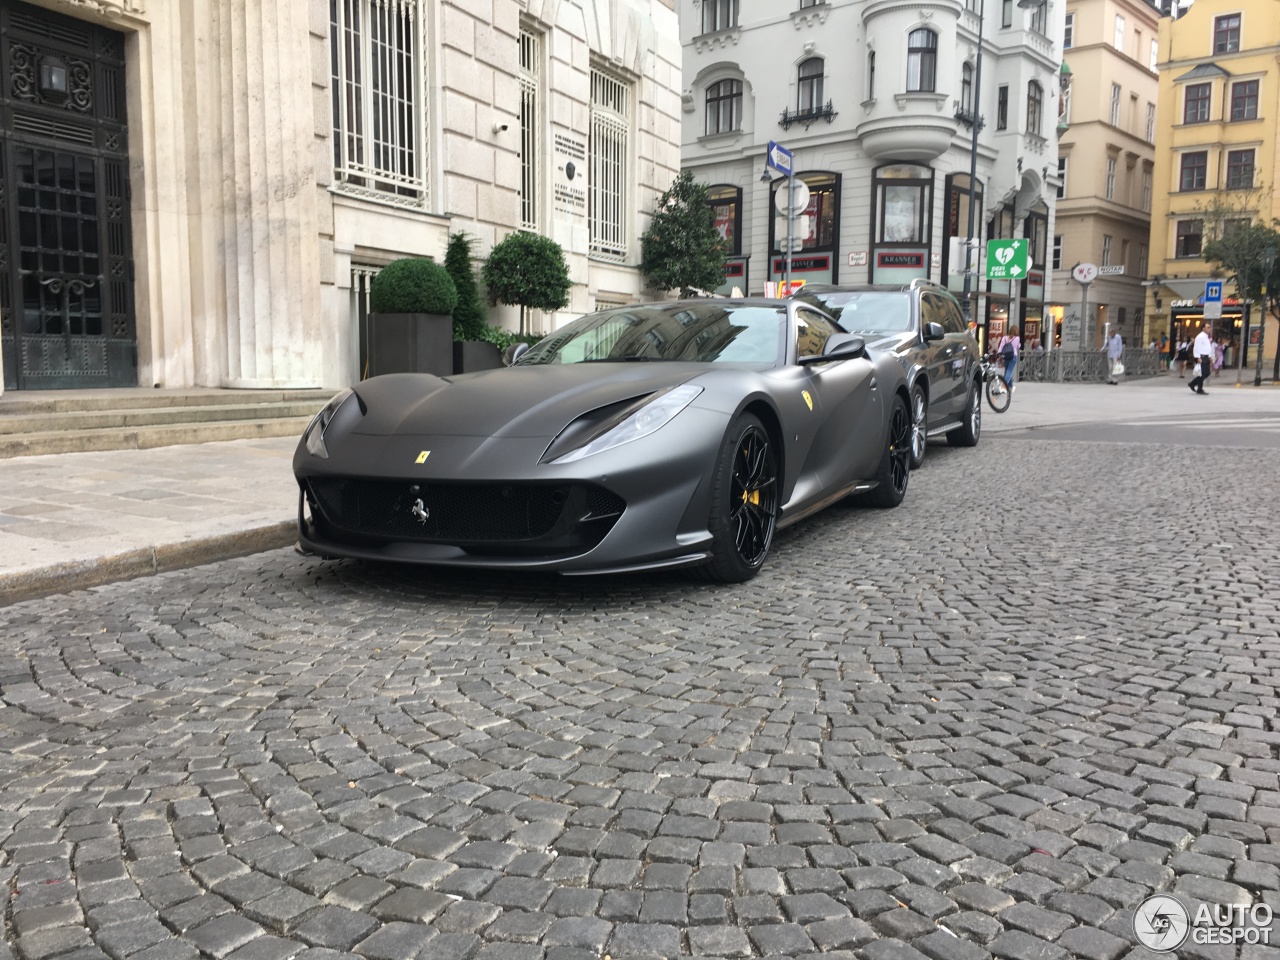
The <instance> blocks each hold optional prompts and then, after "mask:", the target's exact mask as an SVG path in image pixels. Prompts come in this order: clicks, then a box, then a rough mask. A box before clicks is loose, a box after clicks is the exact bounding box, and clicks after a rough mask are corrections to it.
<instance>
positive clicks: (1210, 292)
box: [1204, 280, 1222, 303]
mask: <svg viewBox="0 0 1280 960" xmlns="http://www.w3.org/2000/svg"><path fill="white" fill-rule="evenodd" d="M1204 302H1205V303H1215V302H1217V303H1221V302H1222V281H1221V280H1210V281H1208V282H1207V283H1206V284H1205V285H1204Z"/></svg>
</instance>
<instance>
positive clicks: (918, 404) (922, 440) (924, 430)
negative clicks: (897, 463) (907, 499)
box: [911, 383, 929, 470]
mask: <svg viewBox="0 0 1280 960" xmlns="http://www.w3.org/2000/svg"><path fill="white" fill-rule="evenodd" d="M928 447H929V401H928V400H926V399H925V396H924V387H922V386H920V384H919V383H917V384H916V385H915V386H914V387H912V388H911V469H912V470H919V469H920V464H922V463H924V455H925V451H926V450H927V449H928Z"/></svg>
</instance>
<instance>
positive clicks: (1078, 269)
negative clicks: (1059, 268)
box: [1071, 263, 1098, 283]
mask: <svg viewBox="0 0 1280 960" xmlns="http://www.w3.org/2000/svg"><path fill="white" fill-rule="evenodd" d="M1071 276H1073V277H1075V278H1076V283H1093V281H1094V280H1096V279H1098V268H1097V266H1096V265H1094V264H1092V263H1077V264H1076V265H1075V269H1073V270H1072V271H1071Z"/></svg>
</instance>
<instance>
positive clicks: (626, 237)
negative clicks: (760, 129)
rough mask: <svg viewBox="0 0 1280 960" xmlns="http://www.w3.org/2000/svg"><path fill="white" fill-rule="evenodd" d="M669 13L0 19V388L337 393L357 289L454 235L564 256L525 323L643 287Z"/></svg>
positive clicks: (68, 10) (448, 7) (353, 365)
mask: <svg viewBox="0 0 1280 960" xmlns="http://www.w3.org/2000/svg"><path fill="white" fill-rule="evenodd" d="M673 4H674V0H492V2H486V3H484V4H481V5H477V4H475V3H471V2H469V0H303V2H298V0H218V2H213V0H196V2H191V3H187V2H183V3H176V2H169V0H31V2H27V0H0V25H2V26H3V27H4V31H3V33H4V37H5V41H4V45H3V46H4V49H3V50H0V67H2V68H3V75H4V87H3V90H0V111H3V121H4V122H3V123H0V162H2V163H3V169H0V187H2V189H0V264H2V265H3V266H0V308H2V309H3V337H0V352H3V362H4V380H5V385H6V386H7V387H8V388H10V389H14V388H18V389H39V388H49V387H75V386H84V387H88V386H112V385H139V384H141V385H146V386H150V385H152V384H157V385H161V386H170V387H176V386H188V385H204V386H228V387H286V386H338V385H340V384H343V383H347V382H350V381H352V380H354V379H357V378H358V377H359V375H360V371H361V361H362V356H363V350H364V345H363V342H362V336H363V333H362V318H363V315H364V307H363V304H364V296H365V293H366V291H367V284H368V279H369V277H370V276H371V275H372V274H373V273H374V272H375V271H376V270H377V269H378V267H380V266H381V265H383V264H385V263H387V262H389V261H390V260H393V259H396V258H398V257H402V256H407V255H415V256H430V257H435V258H437V259H441V258H442V257H443V253H444V248H445V244H446V242H447V237H448V235H449V234H450V233H451V232H455V231H459V230H463V231H466V232H468V233H470V234H472V235H474V236H475V237H476V238H477V240H478V243H477V249H476V252H477V254H478V255H480V256H484V255H485V254H486V253H487V252H488V250H489V249H490V248H491V246H492V245H493V243H495V242H496V241H497V240H499V239H501V238H502V237H503V236H504V235H506V234H507V233H509V232H511V231H512V230H517V229H522V228H523V229H530V230H535V231H537V232H540V233H544V234H547V235H549V236H551V237H553V238H554V239H555V240H557V241H558V242H559V243H560V244H561V245H562V246H563V247H564V248H565V251H566V254H567V256H568V260H569V264H570V274H571V278H572V280H573V282H574V287H573V291H572V299H571V303H570V305H569V308H568V309H567V310H566V311H565V312H564V316H554V317H538V318H536V319H535V320H534V323H535V324H536V325H538V326H539V327H541V328H544V329H545V328H548V327H551V326H554V325H555V324H556V323H558V322H559V321H560V320H562V319H563V318H564V317H567V316H572V315H576V314H578V313H582V312H584V311H587V310H590V309H592V308H594V307H595V306H596V305H597V304H601V303H617V302H628V301H631V300H635V299H637V298H639V297H641V296H643V294H644V289H643V283H642V279H641V277H640V276H639V272H638V269H637V266H636V264H637V263H638V262H639V236H640V233H641V232H642V230H643V228H644V225H645V224H644V222H643V221H644V217H643V214H641V213H640V211H648V210H651V209H652V207H653V202H654V200H655V199H656V197H657V195H658V194H659V193H660V192H661V191H662V190H664V189H665V188H666V187H667V186H668V185H669V184H670V182H671V180H672V178H673V177H674V176H675V173H676V172H677V170H678V168H679V133H678V124H679V118H680V48H679V38H678V30H677V21H676V12H675V10H674V8H673ZM50 208H51V209H50ZM72 208H74V209H72ZM52 210H57V211H59V216H58V217H54V216H52ZM55 288H56V289H55ZM496 316H497V318H499V319H501V318H504V317H505V318H506V319H509V317H510V314H509V313H507V314H503V313H502V312H499V313H498V314H497V315H496Z"/></svg>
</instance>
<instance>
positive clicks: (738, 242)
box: [707, 184, 742, 257]
mask: <svg viewBox="0 0 1280 960" xmlns="http://www.w3.org/2000/svg"><path fill="white" fill-rule="evenodd" d="M707 203H708V204H709V205H710V207H711V217H712V220H713V221H714V222H715V225H716V231H717V232H718V233H719V234H720V236H722V237H724V239H725V240H726V241H727V242H728V244H729V248H728V250H727V251H726V253H727V254H728V255H729V256H731V257H736V256H740V255H741V254H742V230H741V224H742V220H741V217H742V190H741V189H739V188H738V187H731V186H728V185H726V184H719V185H717V186H714V187H708V188H707Z"/></svg>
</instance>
